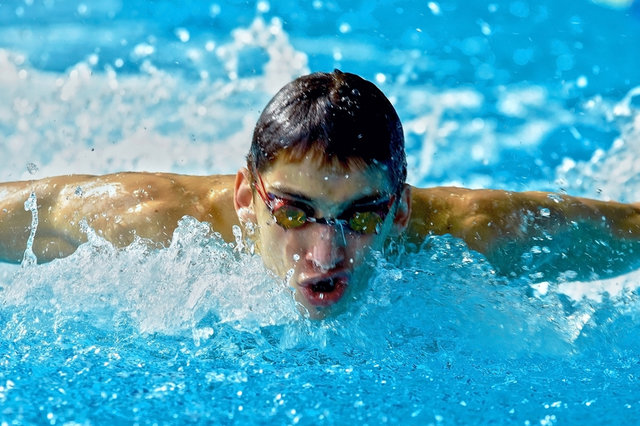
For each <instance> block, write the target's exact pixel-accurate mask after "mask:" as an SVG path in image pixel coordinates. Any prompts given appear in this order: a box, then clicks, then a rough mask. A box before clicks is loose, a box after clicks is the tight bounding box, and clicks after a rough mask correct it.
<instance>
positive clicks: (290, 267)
mask: <svg viewBox="0 0 640 426" xmlns="http://www.w3.org/2000/svg"><path fill="white" fill-rule="evenodd" d="M261 175H262V179H263V183H264V186H265V189H266V191H267V192H269V193H273V194H275V195H276V196H278V197H280V198H283V199H285V200H291V201H298V202H300V201H302V202H304V203H305V204H306V205H308V206H310V207H312V209H313V210H314V213H315V217H322V218H336V217H339V216H340V215H341V213H343V212H344V211H345V210H347V209H349V208H350V207H351V206H353V205H354V204H355V205H357V204H360V202H361V201H362V200H380V199H389V198H390V197H391V196H392V193H393V188H392V186H391V183H390V182H389V178H388V177H387V175H386V173H384V172H383V171H382V170H380V169H379V168H374V167H370V168H366V169H364V170H358V169H357V168H348V169H346V168H345V167H343V166H341V165H339V164H335V165H329V166H320V167H319V166H318V164H317V163H316V161H315V160H313V159H305V160H303V161H300V162H288V161H285V160H283V159H277V160H276V161H275V162H274V163H273V165H272V166H271V167H270V168H269V169H268V170H267V171H265V172H264V173H262V174H261ZM251 182H252V179H251V177H250V175H249V172H248V171H247V170H241V171H240V172H238V175H237V177H236V187H235V194H236V195H235V208H236V211H237V214H238V217H239V218H240V221H241V222H243V223H245V224H246V223H252V224H254V225H255V227H254V228H255V230H256V231H255V232H256V235H255V241H256V245H257V248H258V250H259V252H260V254H261V256H262V260H263V262H264V264H265V266H267V267H268V268H269V269H271V270H272V271H273V272H274V273H275V274H276V275H278V276H280V277H285V276H287V277H289V282H288V284H289V286H290V287H291V288H292V289H293V291H294V297H295V299H296V300H297V301H298V302H299V303H300V304H301V305H302V306H303V307H304V310H305V311H306V312H308V314H309V316H310V317H312V318H321V317H323V316H325V315H326V314H327V313H328V312H331V311H335V310H340V309H341V308H342V307H344V305H345V302H346V301H347V302H348V301H351V300H353V299H354V298H357V297H358V295H359V293H360V292H361V288H362V287H363V286H364V285H365V284H366V282H367V278H368V275H367V273H366V271H367V270H368V269H369V268H366V267H365V266H366V261H367V259H369V257H370V256H369V254H370V253H371V251H372V250H379V249H381V248H382V246H383V244H384V242H385V241H386V240H387V239H388V238H389V237H390V236H393V235H399V234H400V233H401V232H402V231H403V230H404V229H405V227H406V225H407V223H408V219H409V215H410V206H409V205H410V203H409V200H410V193H409V188H408V187H406V188H405V191H404V192H403V194H402V196H401V197H399V198H398V200H397V202H396V203H395V204H394V205H393V206H392V207H391V210H390V211H389V214H388V215H387V216H386V217H385V218H384V222H383V223H382V225H381V226H380V229H379V232H378V233H372V234H360V233H357V232H354V231H351V230H350V229H349V228H348V227H346V226H340V225H336V224H324V223H307V224H305V225H303V226H301V227H300V228H295V229H284V228H282V227H281V226H280V225H278V224H277V223H276V222H275V219H274V218H273V216H272V214H271V212H270V211H269V209H268V208H267V206H266V205H265V203H264V201H263V200H262V199H261V198H260V197H259V196H258V195H257V193H256V191H254V190H253V187H252V185H251Z"/></svg>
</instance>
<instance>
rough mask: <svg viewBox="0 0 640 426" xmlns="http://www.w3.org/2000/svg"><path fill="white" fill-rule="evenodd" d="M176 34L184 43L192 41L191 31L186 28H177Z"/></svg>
mask: <svg viewBox="0 0 640 426" xmlns="http://www.w3.org/2000/svg"><path fill="white" fill-rule="evenodd" d="M174 34H175V35H176V37H178V40H180V41H181V42H183V43H186V42H188V41H189V40H190V39H191V34H189V31H187V29H186V28H176V29H175V31H174Z"/></svg>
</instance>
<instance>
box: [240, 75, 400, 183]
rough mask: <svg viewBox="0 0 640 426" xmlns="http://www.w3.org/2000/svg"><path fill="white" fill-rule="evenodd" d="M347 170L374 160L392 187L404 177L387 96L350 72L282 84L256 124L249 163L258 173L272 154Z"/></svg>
mask: <svg viewBox="0 0 640 426" xmlns="http://www.w3.org/2000/svg"><path fill="white" fill-rule="evenodd" d="M278 158H280V159H283V160H288V161H292V162H299V161H302V160H304V159H309V158H313V159H317V160H318V161H319V163H320V165H327V164H335V163H336V162H337V163H340V164H341V165H342V166H344V168H345V169H347V170H348V169H352V168H354V166H355V167H356V168H360V169H363V168H366V167H371V166H376V165H378V166H379V167H380V168H381V169H383V170H384V171H386V173H387V174H388V177H389V179H390V181H391V182H392V185H393V187H394V189H395V190H396V191H400V190H402V187H403V183H404V181H405V179H406V176H407V162H406V157H405V152H404V136H403V131H402V124H401V123H400V119H399V118H398V114H397V113H396V111H395V109H394V108H393V106H392V105H391V103H390V102H389V100H388V99H387V98H386V96H385V95H384V94H383V93H382V92H381V91H380V90H379V89H378V88H377V87H376V86H375V85H374V84H373V83H371V82H369V81H367V80H364V79H363V78H361V77H359V76H357V75H355V74H349V73H343V72H341V71H338V70H335V71H334V72H332V73H314V74H310V75H307V76H303V77H300V78H298V79H296V80H294V81H292V82H291V83H289V84H287V85H286V86H284V87H283V88H282V89H281V90H280V91H279V92H278V93H277V94H276V95H275V96H274V97H273V99H272V100H271V101H270V102H269V104H268V105H267V106H266V107H265V109H264V111H263V112H262V114H261V116H260V118H259V119H258V122H257V124H256V127H255V130H254V133H253V140H252V143H251V149H250V151H249V155H248V156H247V162H248V168H249V170H250V171H252V172H258V173H262V172H264V171H265V170H267V169H268V168H269V166H270V165H272V164H273V162H275V160H276V159H278Z"/></svg>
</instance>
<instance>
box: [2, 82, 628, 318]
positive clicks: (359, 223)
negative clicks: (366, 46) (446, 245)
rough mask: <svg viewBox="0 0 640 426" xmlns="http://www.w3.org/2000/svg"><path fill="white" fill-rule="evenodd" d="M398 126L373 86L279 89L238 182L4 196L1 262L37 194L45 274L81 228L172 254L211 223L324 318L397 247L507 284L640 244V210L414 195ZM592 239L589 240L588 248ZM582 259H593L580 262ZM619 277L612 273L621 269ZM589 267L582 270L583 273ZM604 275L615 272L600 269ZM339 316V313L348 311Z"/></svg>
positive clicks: (83, 179)
mask: <svg viewBox="0 0 640 426" xmlns="http://www.w3.org/2000/svg"><path fill="white" fill-rule="evenodd" d="M405 179H406V160H405V153H404V137H403V132H402V126H401V124H400V120H399V118H398V116H397V114H396V112H395V110H394V108H393V107H392V105H391V104H390V102H389V101H388V100H387V98H386V97H385V96H384V95H383V94H382V92H380V91H379V90H378V89H377V88H376V87H375V86H374V85H373V84H372V83H370V82H368V81H366V80H363V79H362V78H360V77H358V76H356V75H353V74H347V73H342V72H340V71H334V72H333V73H330V74H321V73H317V74H312V75H309V76H305V77H301V78H299V79H297V80H295V81H293V82H291V83H289V84H288V85H287V86H285V87H284V88H283V89H282V90H281V91H280V92H278V94H276V95H275V97H274V98H273V99H272V100H271V101H270V103H269V104H268V105H267V106H266V108H265V110H264V111H263V113H262V115H261V117H260V119H259V120H258V123H257V125H256V128H255V132H254V135H253V141H252V145H251V149H250V152H249V155H248V157H247V167H246V168H244V169H242V170H240V171H239V172H238V173H237V175H236V176H235V177H233V176H184V175H174V174H159V173H157V174H150V173H118V174H113V175H106V176H78V175H76V176H60V177H55V178H50V179H43V180H39V181H34V182H15V183H4V184H0V259H4V260H6V261H15V262H18V261H20V259H21V258H22V255H23V251H24V249H25V245H26V241H27V239H28V236H29V232H30V224H31V214H30V212H27V211H25V209H24V202H25V200H27V198H28V197H29V195H30V194H31V193H32V192H33V193H35V195H36V197H37V200H38V215H39V225H38V228H37V233H36V235H35V240H34V243H33V250H34V252H35V254H36V255H37V257H38V259H39V260H40V261H46V260H50V259H53V258H56V257H60V256H65V255H68V254H70V253H72V252H73V251H74V250H75V249H76V248H77V247H78V245H80V244H81V243H82V242H84V241H85V240H86V237H85V235H84V233H83V232H82V230H81V226H80V222H81V221H82V220H86V222H87V223H88V224H89V226H91V227H92V228H93V229H94V230H95V231H96V232H97V233H98V234H99V235H101V236H102V237H104V238H106V239H107V240H109V241H111V242H113V243H114V244H116V245H118V246H125V245H127V244H129V243H131V242H132V241H133V239H134V238H135V237H136V236H139V237H142V238H147V239H150V240H152V241H157V242H161V243H164V244H166V243H167V242H169V241H170V239H171V236H172V234H173V231H174V229H175V228H176V226H177V222H178V220H179V219H180V218H181V217H183V216H185V215H190V216H193V217H195V218H196V219H198V220H200V221H206V222H210V223H211V224H212V226H213V229H214V230H216V231H218V232H220V233H221V234H222V236H223V237H224V238H225V239H226V240H228V241H233V238H234V237H233V234H232V230H231V229H232V226H233V225H241V226H243V227H244V229H245V233H246V234H249V235H250V238H252V239H254V241H255V243H256V248H257V250H258V252H259V253H260V255H261V256H262V259H263V261H264V264H265V265H266V266H267V267H268V268H269V269H270V270H272V271H273V272H274V273H275V274H277V275H278V276H280V277H285V276H289V277H290V278H289V285H290V286H292V287H293V288H294V289H295V298H296V299H297V300H298V301H299V302H300V304H301V305H303V306H304V307H305V308H306V309H307V310H308V312H309V314H310V315H311V316H312V317H321V316H323V315H324V314H325V313H326V312H327V311H328V310H331V309H333V307H334V306H335V305H336V304H337V302H338V301H340V300H350V297H345V295H348V294H350V295H352V296H354V295H357V291H358V290H357V289H358V287H360V286H363V285H365V284H366V280H367V274H366V270H367V269H368V268H367V267H366V266H367V262H366V259H367V258H368V257H369V255H370V253H371V251H372V250H379V249H382V248H383V247H384V245H385V244H386V243H388V242H389V241H392V240H396V241H400V242H402V243H404V244H408V245H419V244H420V243H421V242H422V241H423V239H424V237H425V236H427V235H430V234H437V235H442V234H451V235H453V236H454V237H458V238H461V239H463V240H464V241H465V242H466V243H467V244H468V246H469V247H470V248H471V249H474V250H476V251H478V252H481V253H483V254H484V255H485V256H487V258H488V259H489V261H491V262H492V263H494V265H496V267H497V268H498V269H499V270H501V271H503V272H510V271H511V272H515V273H521V272H522V271H523V269H524V267H521V269H518V267H510V266H511V265H512V264H517V260H518V259H519V256H520V254H522V253H523V252H524V251H526V250H528V249H530V248H531V247H533V246H545V245H547V244H550V243H549V241H550V240H552V239H553V238H554V237H553V236H554V235H556V234H566V233H569V234H570V233H571V232H573V231H575V230H576V229H578V230H579V231H580V232H582V231H584V230H588V231H589V232H591V233H592V234H593V235H591V236H590V237H589V238H588V239H586V240H582V239H580V238H577V239H574V240H573V241H569V242H568V244H567V247H566V248H567V249H568V250H569V251H562V254H563V256H562V257H564V255H566V257H569V258H570V257H571V254H572V252H571V250H573V251H574V252H578V253H583V252H585V250H586V252H588V253H591V251H593V252H594V253H596V252H598V250H595V249H594V250H591V251H590V247H592V246H593V244H592V243H593V242H594V241H595V242H596V243H597V244H596V246H597V245H598V244H600V247H605V249H604V252H603V251H602V250H600V253H604V257H605V258H609V257H614V256H612V254H613V253H614V252H615V250H614V248H613V247H612V246H611V245H610V244H616V243H618V242H620V244H621V246H620V247H619V248H618V249H619V250H621V252H620V253H621V257H620V259H622V260H621V262H622V263H624V262H626V258H625V257H624V255H625V254H626V252H624V250H625V249H626V248H627V246H625V244H632V243H631V241H636V240H638V239H640V238H639V237H640V206H638V205H625V204H620V203H608V202H601V201H595V200H587V199H581V198H573V197H569V196H564V195H557V194H548V193H541V192H528V193H512V192H504V191H493V190H475V191H474V190H467V189H461V188H428V189H418V188H411V187H410V186H409V185H407V184H405ZM582 237H584V234H582ZM585 247H586V249H585ZM614 263H615V262H614ZM587 264H588V262H587ZM603 265H604V267H605V268H606V267H607V265H609V264H608V263H607V262H604V263H603ZM343 304H344V303H343Z"/></svg>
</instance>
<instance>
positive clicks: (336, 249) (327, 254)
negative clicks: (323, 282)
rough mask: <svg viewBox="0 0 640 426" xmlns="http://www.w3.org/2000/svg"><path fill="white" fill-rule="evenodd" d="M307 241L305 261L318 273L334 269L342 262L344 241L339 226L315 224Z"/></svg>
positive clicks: (342, 232)
mask: <svg viewBox="0 0 640 426" xmlns="http://www.w3.org/2000/svg"><path fill="white" fill-rule="evenodd" d="M312 226H313V228H314V230H313V233H312V235H310V238H309V239H308V243H309V246H308V247H307V254H306V260H307V261H309V262H311V263H312V265H313V267H314V269H316V270H318V271H320V272H326V271H330V270H332V269H335V268H336V267H337V266H339V265H340V264H341V263H342V262H343V261H344V255H345V251H344V248H345V245H346V240H345V236H344V231H343V230H342V229H341V227H340V225H326V224H316V225H312Z"/></svg>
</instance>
